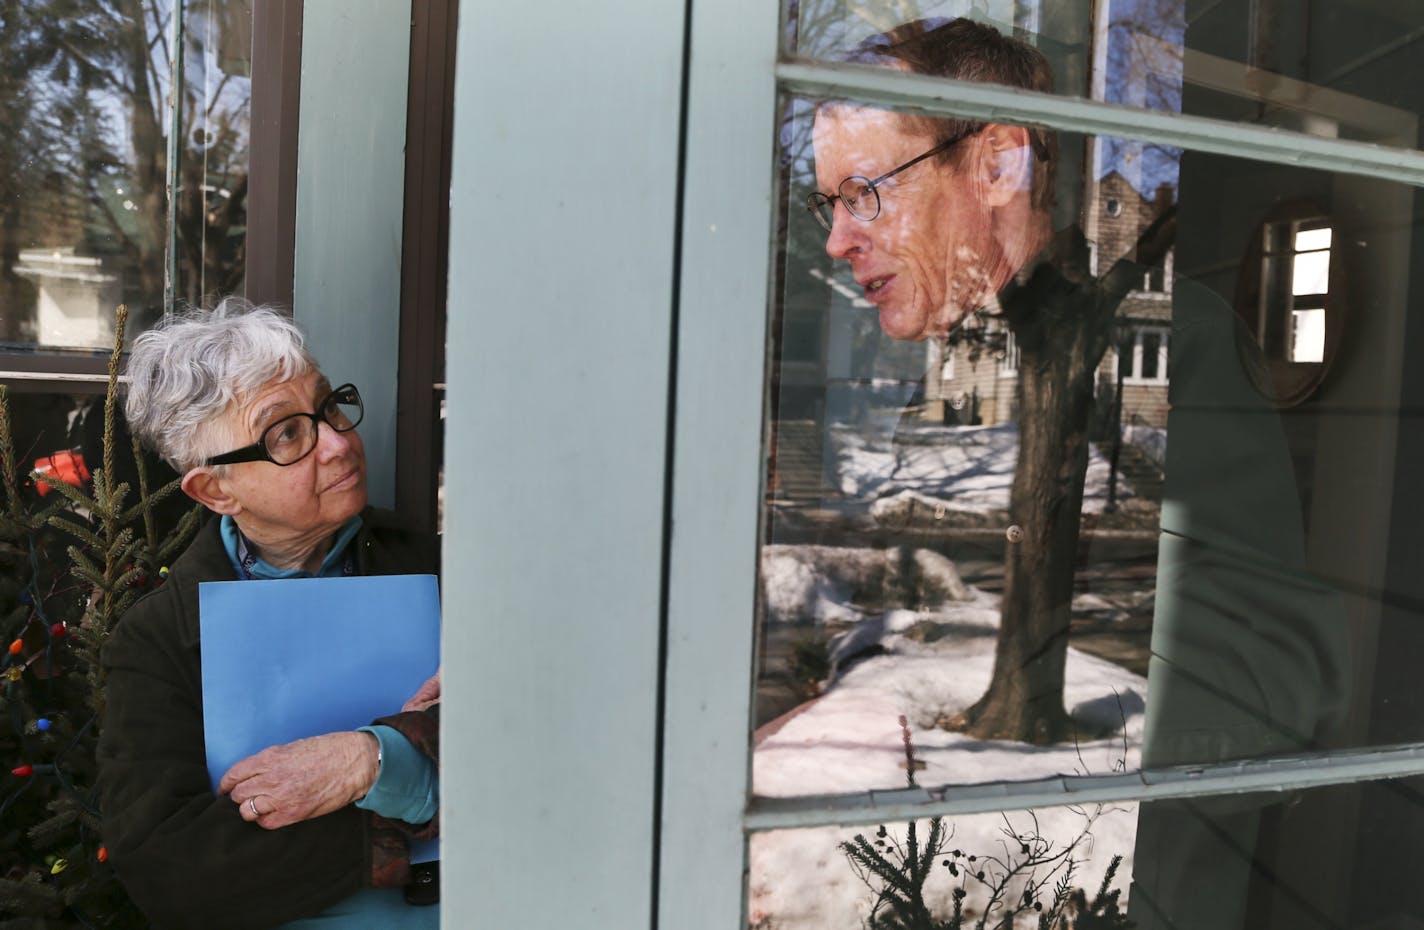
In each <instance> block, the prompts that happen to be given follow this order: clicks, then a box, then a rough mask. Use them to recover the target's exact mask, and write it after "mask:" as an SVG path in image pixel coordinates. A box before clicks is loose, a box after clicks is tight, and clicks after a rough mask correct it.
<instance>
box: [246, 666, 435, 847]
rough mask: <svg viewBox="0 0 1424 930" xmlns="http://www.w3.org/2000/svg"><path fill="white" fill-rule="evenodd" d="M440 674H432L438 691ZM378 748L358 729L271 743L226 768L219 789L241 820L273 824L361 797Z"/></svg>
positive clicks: (368, 786) (317, 813)
mask: <svg viewBox="0 0 1424 930" xmlns="http://www.w3.org/2000/svg"><path fill="white" fill-rule="evenodd" d="M438 677H439V673H437V674H436V678H434V679H431V680H432V681H435V682H436V685H435V688H436V692H437V694H438V692H439V687H440V686H439V682H438ZM426 684H427V685H428V684H429V682H427V683H426ZM424 690H425V686H422V687H421V691H424ZM418 696H419V692H417V697H418ZM411 700H415V698H412V699H411ZM377 748H378V744H377V742H376V738H375V737H374V736H372V735H371V734H370V733H358V732H356V731H352V732H349V733H327V734H326V735H325V736H312V737H308V738H307V739H299V740H297V741H296V742H293V743H284V744H282V745H280V746H270V747H268V748H267V749H264V750H262V751H261V752H259V753H257V754H256V755H254V756H248V757H247V758H246V759H243V760H242V761H241V762H238V763H236V764H235V765H233V767H232V768H230V769H228V770H227V772H226V773H225V774H224V775H223V777H222V781H220V782H219V783H218V793H219V794H226V795H228V796H229V797H230V798H232V800H233V803H235V804H237V806H238V809H239V811H241V813H242V819H243V820H248V821H252V822H253V823H256V824H257V825H258V826H260V827H262V828H263V829H266V830H276V829H277V828H279V827H285V826H287V825H288V824H293V823H297V822H298V821H302V820H310V819H312V818H314V817H320V816H322V815H323V814H329V813H331V812H332V811H335V810H340V809H341V808H343V807H345V806H346V805H348V804H351V803H354V802H355V801H358V800H360V799H361V798H363V797H365V796H366V792H368V791H370V790H371V785H372V784H374V783H375V781H376V775H377V774H379V771H380V768H379V766H378V764H377V761H376V759H377Z"/></svg>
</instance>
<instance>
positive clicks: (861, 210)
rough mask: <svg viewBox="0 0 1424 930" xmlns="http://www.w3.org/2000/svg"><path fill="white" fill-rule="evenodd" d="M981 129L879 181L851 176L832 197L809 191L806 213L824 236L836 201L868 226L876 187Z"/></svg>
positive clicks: (875, 208)
mask: <svg viewBox="0 0 1424 930" xmlns="http://www.w3.org/2000/svg"><path fill="white" fill-rule="evenodd" d="M981 128H983V127H981V126H974V127H972V128H967V129H964V130H962V131H960V132H957V133H955V134H954V135H952V136H950V137H949V138H948V139H946V140H944V141H943V142H941V143H939V144H938V145H936V146H935V147H934V148H932V149H930V150H929V151H928V152H925V153H923V154H921V155H916V156H915V157H914V158H912V159H910V160H909V161H907V162H905V163H904V164H903V165H900V166H899V167H898V168H891V169H890V170H889V171H887V172H885V173H884V174H882V175H881V176H880V177H878V178H874V179H871V178H867V177H862V176H861V175H858V174H853V175H851V176H850V177H848V178H846V179H845V180H844V181H842V182H841V183H840V186H839V187H837V188H836V192H835V193H834V194H823V193H821V192H820V191H812V192H811V193H810V194H808V195H807V196H806V209H807V210H810V211H811V215H812V216H814V217H816V222H818V223H820V224H821V226H822V227H823V228H824V229H825V230H826V232H830V231H831V225H832V224H833V223H834V222H835V218H836V201H837V200H839V201H840V202H841V203H843V204H845V208H846V212H848V213H849V214H850V215H851V216H853V217H855V218H856V219H858V220H864V221H865V222H867V223H868V222H870V221H871V220H873V219H875V218H876V217H877V216H879V215H880V191H878V190H877V189H876V185H877V184H879V183H880V182H882V181H885V180H887V179H889V178H893V177H894V176H895V175H897V174H899V173H900V172H901V171H904V170H905V169H907V168H913V167H914V166H915V165H918V164H919V163H920V162H922V161H924V160H925V159H926V158H930V157H932V156H934V155H938V154H939V153H940V152H943V151H945V150H946V149H949V148H950V147H952V146H955V145H958V144H959V143H961V142H963V141H964V140H965V139H967V138H969V137H970V136H972V135H974V133H976V132H978V131H979V130H980V129H981Z"/></svg>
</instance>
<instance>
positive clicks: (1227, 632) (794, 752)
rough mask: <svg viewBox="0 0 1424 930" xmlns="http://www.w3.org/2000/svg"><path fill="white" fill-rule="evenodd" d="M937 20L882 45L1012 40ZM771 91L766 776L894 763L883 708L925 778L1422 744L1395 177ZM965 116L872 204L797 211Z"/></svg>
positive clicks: (820, 784)
mask: <svg viewBox="0 0 1424 930" xmlns="http://www.w3.org/2000/svg"><path fill="white" fill-rule="evenodd" d="M916 28H918V27H916ZM939 28H940V29H943V28H944V27H939ZM955 29H956V30H957V34H952V35H948V36H946V34H945V33H943V32H940V31H937V30H935V29H929V30H926V29H919V32H918V33H914V30H909V31H908V33H907V31H906V30H904V29H902V30H900V32H899V34H898V35H897V36H894V37H891V38H890V40H888V41H885V42H882V43H881V44H880V45H879V46H878V47H877V51H876V53H877V54H887V55H889V54H894V55H899V54H900V49H899V48H898V47H897V45H896V43H897V42H898V43H901V44H903V43H905V42H909V43H911V44H913V43H915V42H920V43H923V42H940V41H949V42H951V43H955V42H958V43H960V44H961V46H962V47H961V48H960V50H959V51H957V52H956V53H955V54H954V55H948V56H942V58H944V59H946V60H954V61H962V60H963V59H964V58H965V57H966V56H972V54H973V53H974V49H975V47H982V46H991V47H996V48H997V49H998V51H999V52H1003V51H1004V50H1005V46H1004V45H1003V44H1002V43H1000V44H998V45H997V46H995V43H996V42H999V40H998V39H993V38H990V39H988V40H984V38H983V36H982V33H980V32H978V31H977V30H976V29H963V28H961V27H955ZM1006 41H1008V40H1006ZM1024 48H1026V47H1023V46H1019V45H1016V44H1010V45H1009V46H1008V47H1007V50H1008V51H1009V52H1010V53H1017V52H1022V53H1023V54H1026V55H1028V57H1030V58H1032V55H1031V54H1029V53H1028V52H1024V51H1023V49H1024ZM1016 49H1017V52H1016ZM909 54H910V57H911V58H914V57H915V56H916V55H919V58H918V59H916V60H925V59H926V58H927V57H930V56H926V55H920V52H919V51H916V50H914V49H911V50H910V53H909ZM998 57H999V58H1001V59H1002V58H1003V57H1004V56H1003V55H1002V54H1000V55H999V56H998ZM901 60H902V61H910V59H909V58H901ZM908 66H910V67H917V66H918V65H916V64H915V63H914V62H910V64H909V65H908ZM1034 70H1035V66H1033V65H1032V63H1030V65H1029V66H1028V67H1025V68H1023V69H1021V73H1025V74H1032V73H1034ZM784 112H785V114H786V121H785V124H784V126H783V131H782V139H783V156H784V161H783V164H784V166H785V170H786V174H785V177H786V180H787V185H786V190H785V198H784V209H785V210H786V212H787V217H786V220H787V225H786V228H787V230H788V238H787V240H786V242H785V243H784V254H783V263H782V269H781V275H782V277H783V282H784V283H783V293H782V298H781V300H780V302H779V304H778V305H777V307H776V308H775V311H776V316H775V326H774V332H775V334H776V336H777V342H776V343H775V346H774V351H775V352H776V353H777V355H776V358H777V364H776V365H775V367H774V370H773V372H772V390H773V397H772V404H771V411H772V421H771V424H770V430H769V435H770V446H769V448H768V454H769V463H768V477H769V486H768V489H767V516H766V521H765V528H766V540H765V545H764V546H763V548H762V551H761V572H762V575H761V584H762V595H763V611H762V616H763V622H762V626H761V630H760V637H759V647H760V648H759V655H758V661H759V669H758V692H757V703H756V721H755V726H756V732H755V734H754V742H755V752H754V756H753V787H754V791H755V792H756V793H758V794H761V795H766V796H773V795H776V796H785V795H814V794H829V793H844V792H856V791H862V790H865V789H868V788H886V787H894V786H896V785H897V784H898V783H899V780H900V778H901V777H903V769H901V768H899V767H898V763H899V762H900V757H899V748H898V747H899V744H900V732H899V728H898V726H897V724H896V720H897V717H898V716H899V715H902V714H903V715H904V716H905V717H906V718H907V719H908V722H909V726H910V727H911V729H912V731H913V733H914V740H915V743H916V745H917V747H919V749H920V760H921V762H922V763H923V765H924V769H923V771H921V772H920V778H921V782H922V783H923V784H926V785H937V784H947V783H967V782H982V781H990V780H998V779H1010V780H1013V779H1023V778H1033V777H1039V776H1042V775H1046V774H1052V773H1086V774H1094V773H1104V772H1111V771H1116V770H1121V769H1124V768H1125V769H1134V768H1137V767H1139V766H1149V767H1150V766H1166V765H1174V764H1187V763H1201V762H1213V761H1222V760H1227V759H1233V758H1241V757H1255V756H1266V755H1275V754H1281V753H1298V752H1309V751H1316V750H1322V749H1328V748H1331V747H1338V746H1364V745H1369V744H1371V743H1373V742H1379V741H1382V740H1389V741H1393V740H1410V739H1417V738H1419V737H1420V734H1421V732H1424V726H1421V725H1420V724H1419V722H1418V721H1419V720H1420V719H1424V718H1421V717H1414V718H1412V719H1413V722H1412V723H1410V722H1409V718H1408V715H1407V714H1405V713H1403V712H1401V711H1396V710H1395V708H1396V707H1398V706H1399V702H1401V701H1403V702H1404V706H1406V707H1412V708H1416V709H1417V708H1418V706H1419V704H1420V701H1419V694H1418V688H1417V686H1416V685H1415V684H1414V683H1413V680H1412V679H1409V678H1408V676H1407V675H1406V674H1405V673H1404V671H1403V669H1402V668H1401V667H1399V663H1400V661H1402V660H1400V659H1399V658H1398V656H1397V655H1394V654H1391V653H1390V652H1388V651H1382V649H1381V646H1380V644H1381V643H1382V642H1386V641H1404V640H1401V639H1400V637H1405V638H1406V639H1407V637H1408V636H1409V635H1412V634H1408V632H1407V631H1409V630H1412V629H1413V628H1414V627H1413V626H1412V625H1411V624H1413V623H1415V622H1416V621H1417V619H1418V613H1419V610H1418V609H1417V607H1416V606H1413V605H1414V604H1415V601H1414V600H1411V598H1412V597H1413V595H1404V596H1402V595H1401V593H1400V592H1407V591H1410V590H1412V589H1411V588H1410V585H1411V584H1412V581H1413V578H1414V573H1413V572H1412V571H1410V570H1407V569H1404V568H1403V567H1402V563H1401V567H1399V568H1391V567H1390V565H1391V549H1390V538H1391V535H1390V534H1391V533H1392V532H1401V531H1402V530H1401V529H1400V527H1401V523H1400V520H1399V518H1398V517H1397V516H1396V515H1395V512H1396V509H1397V508H1406V510H1405V511H1404V512H1408V511H1407V508H1408V507H1410V506H1412V504H1411V501H1412V500H1413V498H1412V496H1411V495H1410V494H1405V493H1404V492H1401V491H1397V490H1396V486H1395V484H1394V483H1393V482H1392V481H1391V480H1389V478H1388V472H1389V469H1391V468H1399V469H1400V470H1401V474H1406V473H1412V471H1413V465H1412V463H1413V462H1414V459H1413V458H1410V457H1409V456H1410V455H1413V454H1414V453H1413V452H1412V451H1408V450H1406V448H1405V447H1404V446H1398V447H1397V443H1398V442H1400V441H1401V437H1403V436H1404V435H1405V431H1404V430H1403V429H1402V424H1403V422H1404V418H1405V417H1407V416H1409V414H1408V413H1407V411H1408V409H1409V408H1408V407H1407V406H1401V404H1402V402H1403V399H1404V398H1407V397H1409V396H1412V395H1411V394H1410V391H1411V390H1412V388H1410V387H1409V386H1408V383H1407V381H1406V379H1405V377H1404V359H1405V358H1406V357H1407V350H1406V344H1407V340H1406V339H1405V334H1406V332H1407V328H1406V325H1405V324H1406V306H1407V304H1406V301H1405V300H1404V293H1405V292H1406V291H1407V288H1406V287H1405V286H1404V285H1405V283H1406V282H1407V281H1408V278H1409V271H1410V262H1409V256H1410V254H1411V251H1410V250H1411V242H1412V225H1413V223H1412V210H1413V208H1412V201H1411V200H1410V199H1409V198H1408V197H1407V196H1403V195H1402V191H1401V190H1400V188H1399V186H1398V185H1394V184H1391V183H1387V182H1380V181H1373V180H1369V179H1363V178H1356V177H1350V176H1344V175H1331V174H1327V173H1323V172H1314V171H1307V170H1302V169H1296V168H1286V167H1282V166H1274V165H1265V164H1260V163H1256V162H1250V161H1246V160H1242V159H1231V158H1226V157H1222V156H1216V155H1205V154H1202V153H1199V152H1190V151H1189V152H1175V153H1167V154H1171V155H1172V157H1171V158H1167V159H1164V160H1163V161H1162V162H1161V163H1160V165H1159V167H1157V168H1153V169H1152V170H1151V171H1136V173H1135V174H1134V171H1135V169H1133V168H1132V166H1131V165H1129V164H1125V163H1124V159H1127V158H1128V155H1127V154H1125V153H1128V152H1130V151H1131V150H1130V149H1128V148H1126V147H1123V146H1116V145H1113V144H1111V143H1112V141H1113V140H1106V139H1100V138H1082V137H1073V136H1068V135H1064V136H1063V137H1062V138H1061V139H1058V140H1056V141H1057V143H1058V151H1060V152H1078V153H1081V154H1080V159H1079V161H1078V162H1077V163H1076V164H1077V165H1078V167H1076V168H1073V169H1069V168H1068V167H1067V166H1066V162H1065V161H1064V160H1063V159H1059V160H1058V162H1057V163H1056V164H1054V163H1052V162H1050V163H1048V164H1045V163H1044V161H1043V160H1042V159H1040V158H1038V157H1037V155H1036V153H1035V148H1036V146H1034V145H1033V144H1032V142H1031V140H1032V137H1033V134H1034V133H1035V132H1036V130H1032V129H1029V128H1025V127H1017V126H1013V125H1009V124H982V123H966V121H960V120H953V119H947V120H942V121H935V120H930V119H926V118H924V117H921V116H914V115H900V114H896V113H892V112H889V111H885V110H881V109H875V108H872V107H867V106H861V105H857V104H855V103H853V102H845V101H820V102H818V101H807V100H789V101H787V102H786V104H785V109H784ZM966 126H968V128H969V130H970V132H969V134H968V135H966V136H965V139H964V141H963V142H962V143H961V144H959V145H956V146H954V147H952V148H951V149H950V150H948V151H947V152H945V153H944V154H943V155H942V156H939V157H936V158H932V159H929V160H926V161H925V162H923V163H921V164H919V165H916V166H915V167H914V168H913V169H912V170H910V171H906V172H903V173H902V174H901V175H897V176H895V177H894V178H891V179H889V180H887V181H884V182H883V183H882V184H880V185H877V186H878V187H879V188H881V189H880V190H879V191H878V195H879V198H880V201H881V209H880V211H879V213H878V215H876V217H875V218H874V219H872V220H869V221H866V220H863V219H860V218H857V217H855V216H853V215H851V214H850V213H849V212H848V211H847V210H846V209H845V207H844V205H843V204H842V203H840V202H839V201H837V202H835V203H834V204H833V206H834V211H833V216H832V228H831V229H830V231H829V232H827V231H826V230H824V229H822V228H821V226H820V225H819V224H818V223H817V221H816V219H815V218H814V217H813V216H811V215H809V214H808V213H807V212H806V210H805V202H806V196H807V194H809V193H810V192H812V191H820V192H821V193H825V194H829V193H834V192H835V191H837V190H838V187H839V185H840V184H841V182H842V181H843V179H844V178H846V177H850V176H861V177H866V178H877V177H879V176H880V175H882V174H884V173H885V172H886V171H887V170H889V169H890V168H893V167H895V166H896V165H899V164H903V163H904V162H905V161H906V160H908V159H911V158H913V157H915V156H916V155H917V154H920V153H922V152H925V151H928V150H930V149H931V148H932V147H933V146H934V145H935V143H936V141H941V140H943V139H948V138H952V137H954V136H955V135H956V134H959V133H961V132H962V131H964V129H965V127H966ZM1051 142H1052V140H1047V139H1046V140H1044V147H1046V148H1048V149H1049V150H1050V151H1051V150H1052V145H1051ZM1104 153H1108V154H1104ZM1112 153H1116V154H1112ZM1094 166H1097V167H1094ZM1055 169H1056V170H1055ZM1049 184H1051V185H1052V187H1051V189H1050V190H1048V191H1047V192H1046V193H1045V185H1049ZM1302 265H1303V266H1304V267H1305V269H1306V270H1305V271H1304V272H1301V271H1300V270H1299V269H1300V267H1301V266H1302ZM1297 280H1301V281H1308V285H1309V286H1308V288H1307V290H1309V291H1310V292H1309V293H1293V292H1294V291H1295V290H1296V288H1295V287H1294V286H1293V282H1295V281H1297ZM1362 411H1368V412H1367V413H1364V412H1362ZM1169 437H1170V440H1171V441H1170V442H1169V441H1168V439H1169ZM1410 448H1411V449H1412V447H1410ZM1363 461H1370V462H1377V463H1383V464H1381V465H1380V466H1379V470H1377V471H1376V472H1374V473H1375V474H1377V475H1379V476H1380V477H1379V480H1373V479H1371V480H1366V479H1365V478H1364V475H1363V473H1362V471H1361V469H1360V463H1361V462H1363ZM1409 538H1411V539H1412V538H1413V537H1412V536H1410V537H1409ZM1409 545H1412V543H1411V544H1409ZM1408 551H1411V550H1410V549H1408V548H1407V546H1406V548H1404V549H1400V550H1398V553H1399V555H1398V557H1397V558H1396V561H1397V560H1398V558H1403V557H1404V553H1406V552H1408ZM1409 641H1411V642H1412V640H1409ZM1381 688H1383V689H1384V690H1379V689H1381ZM1386 716H1388V717H1390V719H1392V720H1395V721H1396V724H1395V725H1394V726H1393V727H1392V728H1391V729H1389V731H1388V732H1389V735H1388V736H1387V737H1386V736H1383V735H1381V734H1383V733H1384V732H1385V730H1384V729H1383V728H1382V727H1381V726H1379V725H1378V724H1379V721H1381V720H1382V719H1384V717H1386Z"/></svg>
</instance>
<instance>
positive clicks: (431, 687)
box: [401, 668, 440, 712]
mask: <svg viewBox="0 0 1424 930" xmlns="http://www.w3.org/2000/svg"><path fill="white" fill-rule="evenodd" d="M439 703H440V669H438V668H437V669H436V670H435V674H434V675H431V676H430V677H429V678H427V679H425V684H423V685H421V686H420V688H419V690H417V691H416V692H415V694H413V695H411V697H410V700H409V701H406V702H405V704H403V705H402V706H401V711H402V712H405V711H412V710H425V709H426V708H427V707H430V706H432V705H434V704H439Z"/></svg>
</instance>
